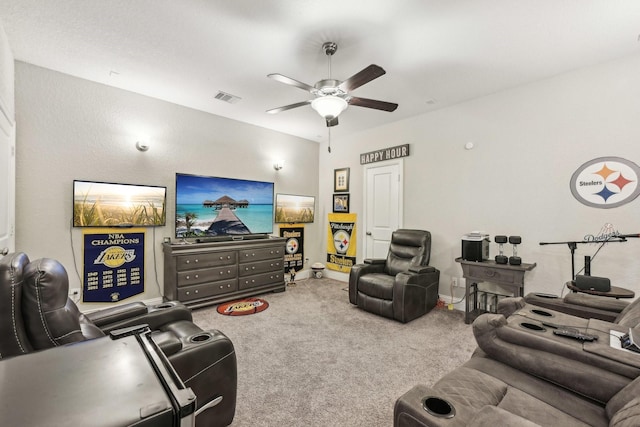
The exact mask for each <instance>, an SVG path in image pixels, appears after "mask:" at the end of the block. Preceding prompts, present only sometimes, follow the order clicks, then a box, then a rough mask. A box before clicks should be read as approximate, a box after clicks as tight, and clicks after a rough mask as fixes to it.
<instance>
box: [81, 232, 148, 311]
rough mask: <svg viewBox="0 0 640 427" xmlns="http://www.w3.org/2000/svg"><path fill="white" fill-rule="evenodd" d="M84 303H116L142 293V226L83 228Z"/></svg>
mask: <svg viewBox="0 0 640 427" xmlns="http://www.w3.org/2000/svg"><path fill="white" fill-rule="evenodd" d="M83 251H84V271H83V280H82V281H83V289H82V301H83V302H117V301H121V300H123V299H125V298H129V297H132V296H134V295H138V294H141V293H142V292H144V229H142V228H140V229H131V231H127V232H126V233H123V232H120V231H117V232H114V231H113V229H93V230H90V231H84V247H83Z"/></svg>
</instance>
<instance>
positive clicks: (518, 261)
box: [509, 236, 522, 265]
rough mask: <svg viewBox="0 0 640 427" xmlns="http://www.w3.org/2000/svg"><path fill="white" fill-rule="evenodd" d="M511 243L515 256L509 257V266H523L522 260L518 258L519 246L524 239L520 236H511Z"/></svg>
mask: <svg viewBox="0 0 640 427" xmlns="http://www.w3.org/2000/svg"><path fill="white" fill-rule="evenodd" d="M509 243H511V244H512V245H513V256H510V257H509V264H511V265H520V264H522V258H520V257H519V256H518V245H519V244H520V243H522V238H521V237H520V236H509Z"/></svg>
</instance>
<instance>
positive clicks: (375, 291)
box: [358, 273, 395, 301]
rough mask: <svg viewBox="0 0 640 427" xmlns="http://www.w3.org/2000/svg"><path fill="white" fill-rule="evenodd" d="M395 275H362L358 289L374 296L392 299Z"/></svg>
mask: <svg viewBox="0 0 640 427" xmlns="http://www.w3.org/2000/svg"><path fill="white" fill-rule="evenodd" d="M394 280H395V278H394V276H389V275H387V274H381V273H372V274H366V275H364V276H362V277H360V280H359V281H358V291H360V292H362V293H363V294H366V295H369V296H370V297H373V298H379V299H384V300H388V301H391V300H392V299H393V282H394Z"/></svg>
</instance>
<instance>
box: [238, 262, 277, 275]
mask: <svg viewBox="0 0 640 427" xmlns="http://www.w3.org/2000/svg"><path fill="white" fill-rule="evenodd" d="M283 263H284V260H283V259H281V258H278V259H268V260H266V261H258V262H252V263H249V264H240V267H239V269H238V275H239V276H240V277H242V276H251V275H253V274H258V273H266V272H270V271H283V270H284V267H283Z"/></svg>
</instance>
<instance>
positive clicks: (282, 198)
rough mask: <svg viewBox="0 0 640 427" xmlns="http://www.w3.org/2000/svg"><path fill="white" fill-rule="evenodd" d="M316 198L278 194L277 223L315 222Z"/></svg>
mask: <svg viewBox="0 0 640 427" xmlns="http://www.w3.org/2000/svg"><path fill="white" fill-rule="evenodd" d="M315 207H316V198H315V197H313V196H296V195H294V194H280V193H278V194H276V223H279V224H284V223H289V224H292V223H307V222H313V219H314V214H315Z"/></svg>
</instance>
